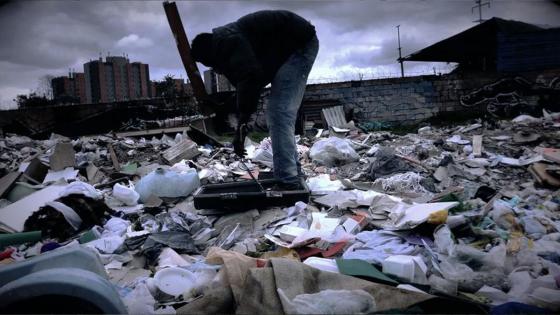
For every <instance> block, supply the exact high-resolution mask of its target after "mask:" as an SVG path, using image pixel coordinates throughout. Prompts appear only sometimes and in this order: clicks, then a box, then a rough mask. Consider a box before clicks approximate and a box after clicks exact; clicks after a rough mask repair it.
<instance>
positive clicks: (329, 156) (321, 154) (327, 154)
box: [309, 137, 360, 166]
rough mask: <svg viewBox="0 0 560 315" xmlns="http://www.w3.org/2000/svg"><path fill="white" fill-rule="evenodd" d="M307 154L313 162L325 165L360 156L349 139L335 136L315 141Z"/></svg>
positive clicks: (355, 159) (333, 164)
mask: <svg viewBox="0 0 560 315" xmlns="http://www.w3.org/2000/svg"><path fill="white" fill-rule="evenodd" d="M309 156H310V157H311V159H312V160H313V161H314V162H317V163H320V164H323V165H326V166H335V165H343V164H346V163H350V162H354V161H357V160H358V159H359V158H360V156H359V155H358V153H356V151H355V150H354V148H353V147H352V145H351V144H350V141H348V140H346V139H341V138H337V137H330V138H327V139H322V140H319V141H317V142H315V144H313V146H312V147H311V150H310V151H309Z"/></svg>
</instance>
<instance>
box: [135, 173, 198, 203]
mask: <svg viewBox="0 0 560 315" xmlns="http://www.w3.org/2000/svg"><path fill="white" fill-rule="evenodd" d="M199 186H200V180H199V179H198V174H197V172H196V170H195V169H190V170H188V171H186V172H181V173H177V172H174V171H166V170H164V169H162V168H158V169H156V170H155V171H153V172H151V173H150V174H148V175H146V176H144V177H142V179H140V181H139V182H138V184H137V185H136V191H137V192H138V194H140V201H141V202H146V201H147V200H148V198H149V197H150V196H151V195H155V196H158V197H186V196H188V195H190V194H191V193H192V192H193V191H194V190H195V189H197V188H198V187H199Z"/></svg>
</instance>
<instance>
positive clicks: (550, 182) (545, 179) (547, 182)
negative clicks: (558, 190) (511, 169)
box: [528, 163, 560, 187]
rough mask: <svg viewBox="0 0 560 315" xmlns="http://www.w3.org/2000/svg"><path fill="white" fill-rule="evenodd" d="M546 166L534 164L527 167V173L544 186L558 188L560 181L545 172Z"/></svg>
mask: <svg viewBox="0 0 560 315" xmlns="http://www.w3.org/2000/svg"><path fill="white" fill-rule="evenodd" d="M547 167H548V165H547V164H544V163H535V164H533V165H531V166H529V169H528V170H529V173H531V175H533V178H534V179H535V181H536V182H537V183H538V184H540V185H544V186H552V187H560V179H558V178H556V177H554V176H552V175H551V174H549V173H548V171H547Z"/></svg>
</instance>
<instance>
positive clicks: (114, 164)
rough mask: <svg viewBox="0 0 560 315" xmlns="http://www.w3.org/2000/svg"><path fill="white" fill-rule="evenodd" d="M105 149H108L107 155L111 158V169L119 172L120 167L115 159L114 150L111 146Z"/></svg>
mask: <svg viewBox="0 0 560 315" xmlns="http://www.w3.org/2000/svg"><path fill="white" fill-rule="evenodd" d="M107 148H109V154H110V156H111V162H113V168H114V169H115V170H117V171H120V169H121V165H120V164H119V159H118V158H117V154H116V153H115V149H113V146H112V145H111V144H108V145H107Z"/></svg>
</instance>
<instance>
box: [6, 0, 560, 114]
mask: <svg viewBox="0 0 560 315" xmlns="http://www.w3.org/2000/svg"><path fill="white" fill-rule="evenodd" d="M490 2H491V7H490V8H484V11H483V18H488V17H492V16H497V17H501V18H506V19H514V20H520V21H525V22H529V23H535V24H539V25H548V26H560V5H559V4H555V3H554V2H555V1H552V0H509V1H498V0H491V1H490ZM556 3H558V1H556ZM177 5H178V8H179V13H180V14H181V17H182V20H183V24H184V25H185V29H186V31H187V35H188V36H189V39H190V40H192V38H194V36H195V35H196V34H198V33H199V32H204V31H209V30H211V29H212V28H214V27H216V26H220V25H223V24H226V23H228V22H232V21H234V20H236V19H237V18H239V17H240V16H242V15H244V14H247V13H250V12H254V11H257V10H262V9H287V10H291V11H293V12H296V13H298V14H299V15H301V16H303V17H305V18H306V19H308V20H310V21H311V22H312V23H313V24H314V25H315V26H316V29H317V33H318V37H319V41H320V49H319V54H318V56H317V60H316V62H315V65H314V68H313V70H312V72H311V75H310V80H311V82H325V81H333V80H348V79H357V78H358V77H359V74H362V75H363V76H364V77H365V78H369V77H378V76H387V75H397V74H398V73H399V66H398V64H397V63H396V61H395V60H396V58H397V57H398V51H397V32H396V28H395V26H396V25H398V24H400V25H401V44H402V47H403V55H404V56H406V55H408V54H410V53H412V52H414V51H416V50H418V49H421V48H423V47H425V46H428V45H430V44H432V43H434V42H437V41H439V40H442V39H444V38H446V37H449V36H450V35H453V34H455V33H457V32H460V31H462V30H465V29H467V28H469V27H472V26H474V24H473V22H472V21H473V20H475V19H477V18H478V13H477V12H475V14H472V13H471V7H472V6H473V5H474V0H439V1H435V0H423V1H421V0H400V1H398V0H384V1H382V0H362V1H358V0H341V1H207V0H205V1H179V2H178V3H177ZM100 52H101V53H102V55H103V57H105V56H106V55H107V54H108V53H110V54H112V55H122V54H123V53H126V54H128V56H129V58H130V59H131V61H141V62H143V63H148V64H149V66H150V77H151V79H152V80H160V79H162V78H163V76H165V75H166V74H172V75H174V76H175V77H177V78H179V77H183V78H186V74H185V72H184V69H183V66H182V64H181V61H180V58H179V54H178V52H177V48H176V47H175V45H174V42H173V38H172V35H171V32H170V29H169V25H168V23H167V19H166V17H165V14H164V11H163V7H162V2H161V1H139V2H133V1H114V2H113V1H8V2H6V1H4V0H0V105H1V106H2V107H4V108H6V107H8V106H13V102H12V99H13V98H15V96H16V95H17V94H27V93H29V92H30V91H32V90H34V89H36V88H37V86H38V80H39V78H40V77H42V76H44V75H47V74H50V75H55V76H58V75H65V74H67V73H68V69H69V68H73V69H75V70H76V71H77V72H83V63H84V62H87V61H89V60H90V59H96V58H98V57H99V53H100ZM433 66H436V67H437V68H438V71H439V70H440V69H445V68H446V65H445V64H436V65H432V64H426V63H405V72H406V73H407V74H408V75H413V74H420V73H428V72H431V71H432V67H433Z"/></svg>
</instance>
